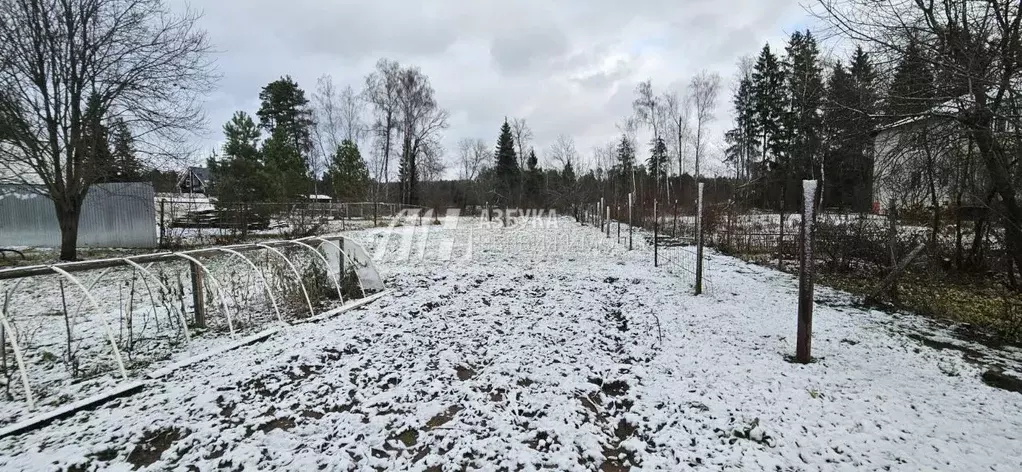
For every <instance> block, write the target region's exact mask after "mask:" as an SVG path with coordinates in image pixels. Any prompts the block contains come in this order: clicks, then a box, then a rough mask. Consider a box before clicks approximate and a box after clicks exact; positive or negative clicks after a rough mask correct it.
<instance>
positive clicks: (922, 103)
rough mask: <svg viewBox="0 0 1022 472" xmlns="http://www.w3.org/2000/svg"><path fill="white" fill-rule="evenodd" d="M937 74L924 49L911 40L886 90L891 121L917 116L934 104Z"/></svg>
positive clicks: (887, 107)
mask: <svg viewBox="0 0 1022 472" xmlns="http://www.w3.org/2000/svg"><path fill="white" fill-rule="evenodd" d="M933 96H934V78H933V72H932V71H931V70H930V66H929V64H927V62H926V57H925V56H924V55H923V51H922V50H921V49H920V48H919V46H918V45H917V44H916V43H915V41H911V42H909V44H908V46H907V47H906V48H905V54H904V56H902V58H901V61H900V62H899V63H898V66H897V68H896V69H895V71H894V79H893V80H892V81H891V87H890V89H889V91H888V94H887V101H886V112H887V114H888V116H889V121H897V120H899V119H902V118H905V117H909V116H915V115H918V114H921V113H924V112H926V111H929V110H930V109H931V108H932V107H933Z"/></svg>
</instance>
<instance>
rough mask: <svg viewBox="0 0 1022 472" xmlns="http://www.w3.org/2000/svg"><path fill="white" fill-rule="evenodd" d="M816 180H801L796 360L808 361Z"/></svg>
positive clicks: (803, 362) (810, 343)
mask: <svg viewBox="0 0 1022 472" xmlns="http://www.w3.org/2000/svg"><path fill="white" fill-rule="evenodd" d="M815 204H816V181H815V180H803V181H802V224H801V229H802V235H801V236H802V237H801V244H799V276H798V333H797V344H796V346H795V360H796V361H797V362H800V363H802V364H808V363H809V361H810V360H811V359H812V355H811V351H812V339H813V272H814V270H813V269H814V266H815V263H814V260H813V238H814V236H815V234H814V233H815V226H816V225H815V219H816V215H815V211H814V210H815Z"/></svg>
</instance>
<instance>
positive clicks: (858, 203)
mask: <svg viewBox="0 0 1022 472" xmlns="http://www.w3.org/2000/svg"><path fill="white" fill-rule="evenodd" d="M849 72H850V73H851V76H852V87H853V89H854V90H853V92H854V93H853V94H854V100H855V101H854V104H853V106H852V109H853V110H855V114H854V116H853V117H852V119H853V123H852V125H851V126H850V131H851V136H849V140H850V141H851V143H850V146H849V147H850V148H851V149H852V150H853V153H854V154H853V159H854V160H855V161H856V164H855V165H853V166H852V169H853V172H854V173H855V175H854V176H853V177H852V179H853V181H854V182H855V184H854V186H853V187H852V189H851V192H850V193H851V194H852V197H851V202H850V204H851V206H852V207H853V208H854V209H856V210H859V211H869V210H870V209H871V208H872V196H873V167H874V166H873V159H872V155H873V152H872V150H873V131H874V130H875V129H876V118H875V116H876V113H877V101H878V97H879V93H878V92H877V75H876V70H875V68H874V66H873V63H872V61H871V59H870V57H869V54H868V53H866V52H865V51H864V50H863V49H862V47H861V46H860V47H857V48H855V53H854V54H853V55H852V62H851V66H850V67H849Z"/></svg>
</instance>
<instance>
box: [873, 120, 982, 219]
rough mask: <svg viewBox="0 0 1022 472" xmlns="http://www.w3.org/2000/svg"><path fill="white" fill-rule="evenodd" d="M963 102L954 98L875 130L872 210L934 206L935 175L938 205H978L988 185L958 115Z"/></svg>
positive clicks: (973, 147) (928, 208) (974, 146)
mask: <svg viewBox="0 0 1022 472" xmlns="http://www.w3.org/2000/svg"><path fill="white" fill-rule="evenodd" d="M960 107H961V104H959V103H956V102H955V101H949V102H945V103H942V104H940V105H937V106H936V107H934V108H933V110H931V112H930V113H927V114H924V115H920V116H913V117H908V118H905V119H902V120H899V121H896V122H894V123H891V124H889V125H886V126H882V127H880V128H878V129H877V131H876V132H875V139H874V153H875V154H874V161H873V162H874V165H873V198H872V200H873V210H874V212H877V213H886V212H887V210H889V209H890V208H891V206H892V205H895V206H897V208H898V209H901V210H927V211H929V210H931V209H932V208H933V198H932V195H931V187H930V186H931V180H932V185H933V189H932V190H933V192H932V193H935V194H936V201H937V206H938V207H941V208H945V207H951V206H955V205H957V203H958V198H959V197H960V198H961V201H962V206H974V205H977V204H979V203H980V202H978V201H977V200H976V199H977V198H978V197H977V196H978V195H982V194H984V191H983V190H982V189H985V188H987V182H986V177H985V174H984V172H983V169H982V168H981V166H980V165H978V159H977V158H976V157H977V153H978V150H977V149H976V145H975V144H974V143H973V142H972V141H971V140H970V139H969V136H968V133H967V132H966V131H965V129H963V128H962V126H961V124H960V123H958V121H957V120H955V119H954V118H953V117H954V115H955V113H956V112H957V111H958V110H959V109H960Z"/></svg>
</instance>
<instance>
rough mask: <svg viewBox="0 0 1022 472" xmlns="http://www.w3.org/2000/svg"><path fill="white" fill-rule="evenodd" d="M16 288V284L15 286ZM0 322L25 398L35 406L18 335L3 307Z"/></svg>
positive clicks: (29, 403) (29, 405) (29, 404)
mask: <svg viewBox="0 0 1022 472" xmlns="http://www.w3.org/2000/svg"><path fill="white" fill-rule="evenodd" d="M22 280H24V279H22ZM16 288H17V286H15V289H16ZM0 324H2V325H3V328H4V332H5V333H7V339H9V340H10V341H11V348H13V349H14V361H15V362H17V363H18V370H20V371H21V372H20V374H21V385H22V386H23V387H24V388H25V400H26V401H27V402H28V407H29V408H35V398H33V397H32V388H31V387H30V386H29V383H28V371H27V370H26V369H25V359H24V358H23V357H22V355H21V347H20V346H18V337H17V336H15V335H14V330H13V329H11V324H10V323H9V322H8V321H7V310H5V309H0ZM0 342H3V339H0Z"/></svg>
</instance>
